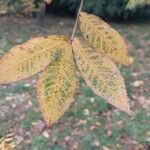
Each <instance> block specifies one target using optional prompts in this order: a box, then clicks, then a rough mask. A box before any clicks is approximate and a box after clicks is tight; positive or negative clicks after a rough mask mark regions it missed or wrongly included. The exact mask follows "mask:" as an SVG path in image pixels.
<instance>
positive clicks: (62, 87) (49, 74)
mask: <svg viewBox="0 0 150 150" xmlns="http://www.w3.org/2000/svg"><path fill="white" fill-rule="evenodd" d="M75 86H76V81H75V75H74V64H73V56H72V47H71V45H70V44H69V43H68V45H66V47H64V52H63V53H62V56H61V58H59V59H58V60H56V61H55V62H54V63H53V64H52V65H48V66H47V67H46V69H45V70H44V71H43V73H42V74H41V75H40V77H39V80H38V82H37V93H38V101H39V105H40V108H41V110H42V114H43V117H44V119H45V121H46V123H47V124H48V125H52V124H54V123H56V122H57V120H58V119H59V118H60V117H61V116H62V115H63V114H64V113H65V111H66V110H67V109H68V107H69V105H70V104H71V103H72V102H73V95H74V92H75Z"/></svg>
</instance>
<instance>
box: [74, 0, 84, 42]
mask: <svg viewBox="0 0 150 150" xmlns="http://www.w3.org/2000/svg"><path fill="white" fill-rule="evenodd" d="M82 6H83V0H81V3H80V7H79V10H78V14H77V18H76V22H75V25H74V28H73V32H72V36H71V41H72V40H73V38H74V35H75V32H76V29H77V24H78V20H79V15H80V12H81V10H82Z"/></svg>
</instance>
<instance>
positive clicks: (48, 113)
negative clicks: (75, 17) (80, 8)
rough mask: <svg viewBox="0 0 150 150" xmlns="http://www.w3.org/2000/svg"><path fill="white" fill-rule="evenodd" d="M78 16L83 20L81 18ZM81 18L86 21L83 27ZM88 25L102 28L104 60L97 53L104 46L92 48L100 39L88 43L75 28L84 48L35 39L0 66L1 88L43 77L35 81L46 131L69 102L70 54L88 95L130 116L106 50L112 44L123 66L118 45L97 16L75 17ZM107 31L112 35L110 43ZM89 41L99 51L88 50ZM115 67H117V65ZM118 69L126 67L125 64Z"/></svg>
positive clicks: (122, 53) (118, 76)
mask: <svg viewBox="0 0 150 150" xmlns="http://www.w3.org/2000/svg"><path fill="white" fill-rule="evenodd" d="M83 15H85V17H82V16H83ZM86 17H87V18H89V21H88V22H87V19H86ZM95 18H96V19H95ZM92 22H93V30H95V31H97V28H99V26H97V24H100V27H101V26H103V27H105V29H106V31H107V32H104V33H103V37H104V38H105V42H106V44H107V45H108V47H107V52H106V50H105V54H103V53H104V52H103V51H102V50H100V49H103V48H104V47H103V45H98V44H97V43H98V42H99V41H100V40H99V39H98V40H97V37H100V34H101V33H100V32H94V37H93V34H88V30H87V31H84V29H83V27H82V26H80V29H81V31H82V32H83V33H84V34H88V37H89V38H88V40H87V38H85V39H86V40H87V41H88V42H89V44H88V43H86V44H84V42H83V41H82V40H81V41H79V40H78V39H77V38H73V39H68V38H67V37H65V36H60V35H59V36H54V35H51V36H46V37H39V38H34V39H31V40H29V41H27V42H26V43H24V44H22V45H18V46H15V47H14V48H12V49H11V51H10V52H9V53H8V54H6V55H5V56H4V57H3V58H2V59H1V60H0V83H1V84H6V83H11V82H14V81H17V80H20V79H24V78H27V77H30V76H32V75H34V74H36V73H37V72H40V71H42V73H41V75H40V76H39V79H38V81H37V95H38V100H39V105H40V107H41V111H42V113H43V116H44V119H45V121H46V123H47V124H48V125H52V124H53V123H56V121H57V120H58V119H59V118H60V117H61V116H62V115H63V114H64V113H65V111H66V110H67V108H68V106H69V105H70V104H71V103H72V101H73V95H74V92H75V74H74V62H73V54H75V60H76V63H77V65H78V68H79V70H80V72H81V75H82V76H83V78H84V80H85V81H86V83H87V85H88V86H89V87H90V88H91V89H92V90H93V92H94V93H95V94H97V95H98V96H101V97H103V98H104V99H106V100H107V102H109V103H110V104H112V105H114V106H115V107H117V108H119V109H120V110H123V111H125V112H127V113H128V114H132V111H131V110H130V107H129V103H128V98H127V94H126V90H125V85H124V80H123V77H122V76H121V74H120V72H119V70H118V69H117V67H116V65H115V64H114V62H113V60H114V57H110V56H111V55H112V54H111V52H112V49H111V47H109V45H110V44H112V43H113V48H114V50H116V49H117V53H116V54H118V57H117V58H119V56H121V58H122V59H127V60H128V56H127V55H126V53H125V51H126V49H125V46H124V42H123V39H122V38H121V36H120V35H119V34H118V33H117V32H116V31H114V29H112V28H110V27H109V25H108V24H107V23H105V22H104V21H102V20H101V19H99V18H97V17H96V16H92V17H91V15H89V14H86V13H81V14H80V23H83V24H84V25H86V26H90V25H91V23H92ZM94 24H96V25H94ZM108 31H111V34H112V35H111V36H112V37H111V38H110V33H109V32H108ZM86 32H87V33H86ZM90 33H91V32H90ZM93 38H95V40H93ZM111 39H115V40H111ZM93 41H94V42H95V43H96V42H97V43H96V46H97V45H98V48H97V47H95V49H94V48H92V47H91V45H92V43H93ZM111 42H112V43H111ZM117 42H118V43H119V45H118V43H117ZM122 47H123V48H122ZM72 49H73V51H72ZM100 52H101V53H100ZM110 58H111V59H110ZM117 62H119V63H122V61H120V60H118V61H117ZM124 62H126V61H124ZM122 64H125V65H126V63H122ZM43 69H44V70H43Z"/></svg>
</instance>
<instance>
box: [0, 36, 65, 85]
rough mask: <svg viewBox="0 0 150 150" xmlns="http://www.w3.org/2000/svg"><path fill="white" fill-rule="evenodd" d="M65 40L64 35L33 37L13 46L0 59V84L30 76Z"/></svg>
mask: <svg viewBox="0 0 150 150" xmlns="http://www.w3.org/2000/svg"><path fill="white" fill-rule="evenodd" d="M66 42H67V40H66V38H65V37H64V36H54V35H52V36H47V37H37V38H33V39H31V40H29V41H27V42H25V43H24V44H21V45H18V46H15V47H13V48H12V49H11V50H10V52H8V53H7V54H5V55H4V56H3V57H2V58H1V60H0V84H8V83H11V82H15V81H18V80H21V79H25V78H27V77H30V76H32V75H34V74H36V73H38V72H39V71H41V70H42V69H44V68H45V67H46V66H47V65H48V64H49V63H51V62H53V61H54V59H55V55H56V54H57V53H60V50H59V49H57V47H60V45H63V44H65V43H66Z"/></svg>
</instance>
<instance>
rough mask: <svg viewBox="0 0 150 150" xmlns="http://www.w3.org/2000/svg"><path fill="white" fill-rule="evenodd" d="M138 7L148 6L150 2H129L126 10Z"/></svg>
mask: <svg viewBox="0 0 150 150" xmlns="http://www.w3.org/2000/svg"><path fill="white" fill-rule="evenodd" d="M139 5H150V0H129V2H128V4H127V8H129V9H132V8H135V7H136V6H139Z"/></svg>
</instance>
